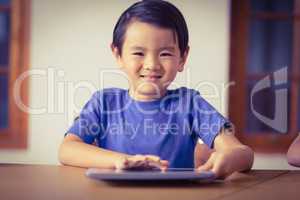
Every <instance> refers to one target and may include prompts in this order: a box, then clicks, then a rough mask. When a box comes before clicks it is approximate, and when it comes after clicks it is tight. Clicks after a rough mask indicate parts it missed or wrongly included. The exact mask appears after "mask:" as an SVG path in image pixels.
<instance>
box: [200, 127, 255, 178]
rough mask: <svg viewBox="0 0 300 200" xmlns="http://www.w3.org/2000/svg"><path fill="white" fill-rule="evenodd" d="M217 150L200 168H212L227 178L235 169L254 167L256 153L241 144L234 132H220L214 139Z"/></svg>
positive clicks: (243, 169)
mask: <svg viewBox="0 0 300 200" xmlns="http://www.w3.org/2000/svg"><path fill="white" fill-rule="evenodd" d="M214 149H215V151H214V152H213V153H212V154H211V156H210V158H209V159H208V161H207V162H206V163H205V164H204V165H202V166H200V167H199V168H198V169H199V170H211V171H213V172H214V173H215V174H216V176H217V177H220V178H225V177H227V176H229V175H230V174H232V173H233V172H235V171H239V172H240V171H245V170H249V169H251V167H252V164H253V160H254V153H253V151H252V149H251V148H249V147H248V146H246V145H243V144H241V143H240V142H239V141H238V139H237V138H236V137H235V136H234V134H233V133H228V132H226V133H225V132H224V130H223V131H222V132H221V133H220V134H218V136H217V137H216V138H215V140H214Z"/></svg>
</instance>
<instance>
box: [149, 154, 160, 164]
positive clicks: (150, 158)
mask: <svg viewBox="0 0 300 200" xmlns="http://www.w3.org/2000/svg"><path fill="white" fill-rule="evenodd" d="M146 159H147V160H152V161H154V162H159V161H160V157H158V156H154V155H146Z"/></svg>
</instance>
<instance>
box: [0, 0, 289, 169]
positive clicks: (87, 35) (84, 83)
mask: <svg viewBox="0 0 300 200" xmlns="http://www.w3.org/2000/svg"><path fill="white" fill-rule="evenodd" d="M133 2H135V1H129V0H128V1H124V0H103V1H99V0H88V1H87V0H32V30H31V45H30V46H31V53H30V56H31V65H30V69H31V70H34V71H33V73H35V75H33V76H31V80H30V95H29V96H30V107H31V108H33V109H34V110H31V111H35V112H37V111H39V112H40V114H37V113H35V114H34V113H32V114H31V115H30V117H29V123H30V124H29V137H28V143H29V147H28V149H26V150H17V151H16V150H1V151H0V163H1V162H13V163H39V164H57V163H58V161H57V149H58V146H59V144H60V142H61V141H62V138H63V134H64V132H65V131H66V129H67V128H68V126H69V125H70V123H71V121H72V119H73V117H74V115H76V114H75V113H76V112H73V111H74V110H75V111H76V110H77V111H78V110H79V109H80V108H81V106H82V105H83V104H84V102H86V101H87V99H88V98H89V96H90V95H91V92H92V91H94V90H96V89H97V88H102V87H111V86H116V87H124V86H126V85H127V81H126V79H124V77H122V76H121V75H117V74H109V75H106V76H105V77H104V78H103V79H104V82H105V84H104V85H103V84H101V80H103V79H100V77H101V72H102V73H103V72H104V71H105V70H117V67H116V64H115V62H114V59H113V57H112V55H111V52H110V49H109V44H110V42H111V39H112V30H113V27H114V24H115V23H116V20H117V18H118V17H119V15H120V13H121V12H122V11H123V10H124V9H125V8H127V7H128V6H129V5H130V4H131V3H133ZM171 2H173V3H174V4H175V5H177V6H178V7H179V9H180V10H181V11H182V12H183V14H184V15H185V17H186V21H187V23H188V27H189V31H190V47H191V51H190V56H189V61H188V63H187V64H186V70H185V72H183V73H182V74H181V75H179V76H178V78H177V79H176V84H178V85H185V86H188V87H193V88H197V89H199V90H200V91H201V92H202V95H204V97H206V99H207V100H209V101H210V102H211V103H212V104H213V105H214V106H215V107H216V108H217V109H218V110H220V111H221V112H222V113H223V114H225V115H226V113H227V90H226V89H224V84H225V85H226V84H227V82H228V53H229V52H228V51H229V0H222V1H220V0H201V1H199V0H185V1H181V0H173V1H171ZM53 73H54V75H53ZM106 73H107V72H106ZM225 87H226V86H225ZM42 109H44V110H42ZM263 163H264V160H260V161H259V163H256V165H255V166H257V167H258V168H260V167H264V165H262V164H263ZM281 167H285V168H286V162H285V161H284V160H283V159H281V160H280V161H278V160H277V168H281Z"/></svg>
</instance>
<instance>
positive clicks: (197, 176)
mask: <svg viewBox="0 0 300 200" xmlns="http://www.w3.org/2000/svg"><path fill="white" fill-rule="evenodd" d="M86 176H88V177H90V178H92V179H97V180H103V181H118V180H120V181H121V180H124V181H133V180H145V181H147V180H150V181H151V180H152V181H153V180H206V181H211V180H214V179H215V174H214V173H213V172H210V171H202V172H199V171H196V170H194V169H168V170H166V171H161V170H159V169H158V170H120V171H117V170H107V169H97V168H90V169H88V170H87V171H86Z"/></svg>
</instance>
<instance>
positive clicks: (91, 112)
mask: <svg viewBox="0 0 300 200" xmlns="http://www.w3.org/2000/svg"><path fill="white" fill-rule="evenodd" d="M100 132H101V124H100V92H96V93H94V94H93V96H92V97H91V99H90V100H89V101H88V102H87V103H86V104H85V106H84V107H83V109H82V110H81V112H80V115H79V117H78V118H77V119H76V120H75V121H74V122H73V124H72V126H71V127H70V128H69V130H68V131H67V133H66V134H70V133H71V134H75V135H77V136H78V137H80V138H81V139H82V140H83V141H84V142H85V143H88V144H92V143H93V142H94V141H95V138H96V137H97V136H98V135H99V134H100Z"/></svg>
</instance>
